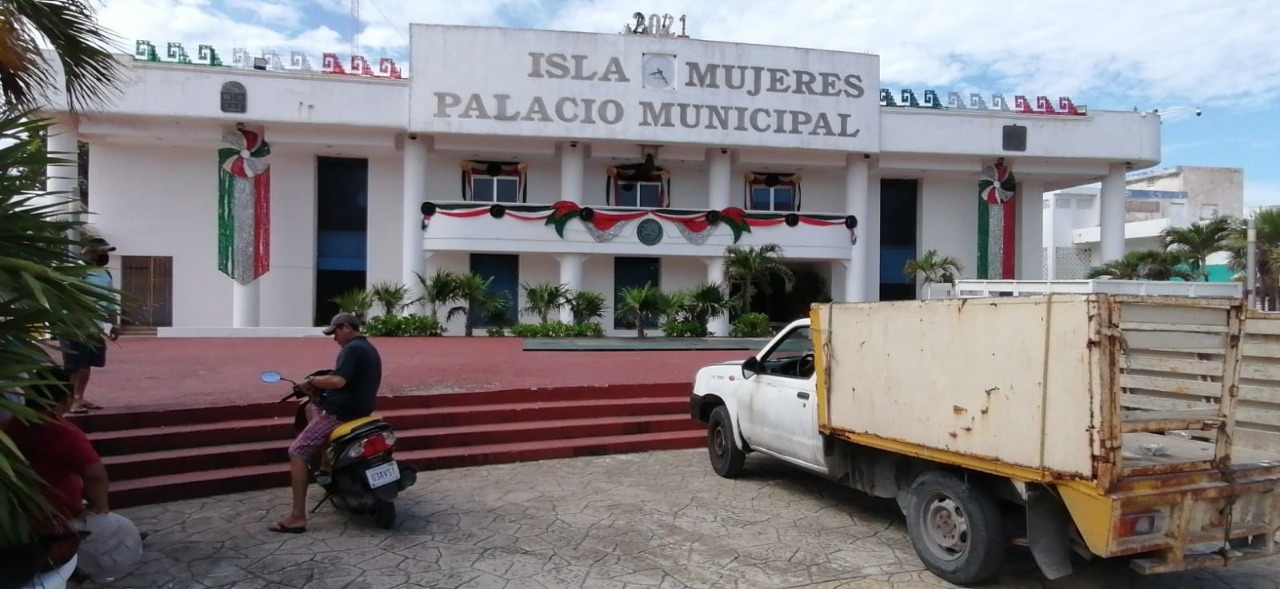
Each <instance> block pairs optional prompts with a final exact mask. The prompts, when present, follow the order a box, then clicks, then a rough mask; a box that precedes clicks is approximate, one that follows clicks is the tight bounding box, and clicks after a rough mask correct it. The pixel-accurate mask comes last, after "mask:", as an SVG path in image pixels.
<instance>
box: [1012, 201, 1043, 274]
mask: <svg viewBox="0 0 1280 589" xmlns="http://www.w3.org/2000/svg"><path fill="white" fill-rule="evenodd" d="M1021 184H1022V185H1021V186H1019V187H1018V188H1019V190H1018V194H1017V196H1016V197H1015V198H1017V199H1018V204H1017V205H1016V206H1017V207H1018V223H1017V232H1018V235H1017V243H1018V248H1017V260H1016V262H1015V267H1014V277H1015V278H1017V279H1019V280H1043V279H1044V251H1045V250H1044V182H1041V181H1038V180H1031V181H1026V182H1022V183H1021Z"/></svg>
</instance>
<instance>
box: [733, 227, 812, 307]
mask: <svg viewBox="0 0 1280 589" xmlns="http://www.w3.org/2000/svg"><path fill="white" fill-rule="evenodd" d="M783 258H784V256H783V255H782V246H779V245H778V244H776V243H766V244H764V245H762V246H760V247H741V246H736V245H731V246H729V247H727V248H725V250H724V283H725V284H727V285H729V288H730V292H732V291H733V289H734V287H737V289H738V296H737V297H736V305H735V306H736V307H737V308H738V311H739V312H740V313H746V312H748V311H750V310H751V303H752V299H754V298H755V295H756V292H757V289H758V290H759V292H761V293H764V294H765V295H768V294H770V293H771V291H772V290H773V289H772V287H771V286H770V282H771V280H772V279H773V278H775V277H776V278H778V279H779V280H781V281H782V288H783V290H784V291H786V292H791V289H792V288H794V287H795V283H796V277H795V274H793V273H792V272H791V269H790V268H788V267H787V265H786V264H785V263H784V262H783V261H782V260H783Z"/></svg>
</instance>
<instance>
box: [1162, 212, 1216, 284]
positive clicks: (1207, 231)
mask: <svg viewBox="0 0 1280 589" xmlns="http://www.w3.org/2000/svg"><path fill="white" fill-rule="evenodd" d="M1231 226H1232V222H1231V218H1230V217H1214V218H1212V219H1208V220H1205V221H1200V222H1197V223H1193V224H1192V225H1191V226H1189V227H1167V228H1165V229H1164V230H1163V231H1161V232H1160V239H1161V241H1162V242H1163V243H1164V247H1165V249H1167V250H1170V251H1179V252H1183V253H1185V254H1186V255H1187V256H1188V257H1189V258H1191V268H1192V269H1193V270H1195V271H1196V272H1197V273H1198V274H1199V275H1200V280H1201V281H1204V282H1208V281H1209V256H1211V255H1213V254H1216V253H1218V252H1220V251H1223V250H1225V249H1226V248H1227V237H1228V236H1229V235H1230V233H1231Z"/></svg>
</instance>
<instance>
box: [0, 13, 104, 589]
mask: <svg viewBox="0 0 1280 589" xmlns="http://www.w3.org/2000/svg"><path fill="white" fill-rule="evenodd" d="M114 38H115V37H114V35H112V34H111V33H110V32H108V31H106V30H105V29H102V28H101V27H99V26H98V23H97V22H96V19H95V18H94V16H93V12H92V10H91V9H90V8H89V6H88V5H87V3H86V2H84V1H82V0H6V1H5V2H0V93H3V95H4V98H5V105H4V109H3V112H0V169H3V170H5V171H6V173H5V174H0V176H4V177H5V178H4V181H3V182H0V317H3V318H4V319H3V320H0V341H3V342H5V343H4V345H0V390H6V391H7V390H21V391H22V392H23V393H24V395H25V396H26V397H27V398H28V399H35V400H36V401H37V402H39V401H41V398H40V396H39V394H38V393H36V392H34V391H33V390H32V389H31V388H30V387H31V385H33V384H39V383H51V381H49V380H48V379H47V378H44V376H46V375H47V373H46V372H44V371H45V370H47V367H48V366H49V365H50V364H51V363H52V362H53V361H52V359H51V358H49V357H48V355H47V354H46V353H45V351H44V348H43V347H42V346H41V342H40V340H39V337H38V336H37V335H36V334H40V333H44V334H47V335H48V336H49V337H52V338H55V339H66V340H82V341H83V340H87V338H88V336H89V334H91V333H92V332H93V331H94V330H96V329H98V322H99V321H104V320H107V319H109V317H108V315H107V312H106V311H105V310H104V309H105V308H107V307H106V306H107V305H108V304H110V303H111V302H112V299H113V298H114V297H115V296H119V295H120V293H119V292H118V291H114V290H110V291H108V290H103V289H100V288H97V287H95V286H94V285H93V284H92V283H90V282H88V281H87V280H84V272H85V271H86V270H87V269H88V268H87V267H86V266H84V265H83V264H81V263H80V260H79V259H78V255H77V254H78V249H79V248H78V247H77V246H78V245H79V242H78V240H77V239H76V238H74V237H73V236H75V235H77V234H80V233H81V231H82V228H83V227H84V224H83V222H81V221H79V220H74V219H67V218H65V216H64V211H62V210H61V209H62V205H61V203H57V204H42V203H47V202H49V201H48V200H47V199H48V198H49V197H53V199H54V200H58V201H62V200H65V199H67V198H69V197H70V195H68V194H65V193H49V192H45V191H44V187H43V186H41V185H39V184H26V185H23V184H20V183H18V182H17V181H13V180H12V179H11V177H10V174H11V173H12V172H14V171H19V170H30V169H37V170H38V169H43V168H47V166H50V165H54V166H58V165H63V166H71V165H75V161H76V160H75V154H49V153H48V152H46V151H44V150H39V149H34V148H33V145H32V143H31V142H32V141H35V140H36V139H37V138H39V137H41V136H43V135H47V133H48V128H49V124H48V121H47V120H44V119H41V118H40V115H39V113H38V109H40V108H42V107H43V106H44V105H45V102H46V100H45V99H46V98H47V97H48V96H49V95H50V94H51V93H53V92H56V91H59V90H61V91H62V93H63V94H64V95H65V97H66V103H67V107H68V109H69V110H72V111H78V110H82V109H84V108H85V107H88V106H92V105H96V104H101V103H102V102H105V101H106V99H107V98H109V96H110V95H111V94H113V93H114V91H115V89H116V87H117V85H118V84H119V83H120V82H121V81H122V80H123V79H124V75H123V71H122V66H121V64H120V62H118V61H116V59H115V57H114V56H113V52H114V51H113V48H112V47H111V46H110V45H111V41H112V40H113V39H114ZM46 44H47V46H49V47H50V48H51V49H52V52H53V53H54V54H55V56H56V59H57V61H58V62H59V63H60V64H61V66H62V68H61V69H62V74H61V76H59V75H58V74H57V72H56V71H55V70H54V69H53V68H52V67H51V64H50V61H49V60H48V58H47V57H46V56H45V55H44V54H43V52H42V50H41V45H46ZM26 191H30V192H26ZM0 409H4V410H6V411H8V412H10V413H12V414H13V415H14V416H15V417H16V418H17V419H23V420H36V419H39V418H38V417H37V416H36V415H35V414H34V413H32V412H31V411H30V410H28V409H26V408H25V407H23V406H22V404H19V403H13V402H11V401H10V400H8V399H7V398H5V397H3V396H0ZM38 480H39V479H38V477H37V476H36V475H35V473H34V472H33V471H32V470H31V469H30V467H29V466H28V465H27V464H26V461H25V460H24V459H23V458H22V456H21V455H19V454H17V453H16V450H15V448H14V447H13V445H12V441H11V440H10V439H9V437H8V436H7V435H5V434H4V432H3V431H0V505H4V506H5V507H4V508H3V509H0V560H3V561H4V562H0V570H5V569H13V568H15V567H14V566H10V565H15V566H16V565H18V564H20V563H17V562H11V560H12V559H13V558H15V555H19V554H21V553H23V552H26V550H27V548H28V547H30V546H32V545H33V542H34V541H35V535H34V532H33V530H32V529H31V527H30V519H29V518H30V517H31V516H39V515H43V514H51V513H52V512H51V511H50V507H49V505H48V503H47V502H46V501H45V500H44V499H43V498H42V497H41V496H40V494H39V493H38V491H37V489H38ZM10 574H12V570H10ZM19 584H21V583H19Z"/></svg>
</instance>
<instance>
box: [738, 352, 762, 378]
mask: <svg viewBox="0 0 1280 589" xmlns="http://www.w3.org/2000/svg"><path fill="white" fill-rule="evenodd" d="M757 372H760V359H759V358H756V357H755V356H752V357H750V358H747V359H746V360H743V361H742V378H751V377H752V376H755V375H756V373H757Z"/></svg>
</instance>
